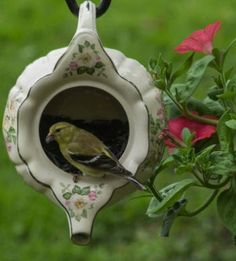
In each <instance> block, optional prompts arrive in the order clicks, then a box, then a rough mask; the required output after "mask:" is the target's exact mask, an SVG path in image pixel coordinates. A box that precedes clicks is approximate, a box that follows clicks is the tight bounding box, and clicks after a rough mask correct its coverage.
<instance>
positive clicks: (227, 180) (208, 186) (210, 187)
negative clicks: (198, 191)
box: [205, 177, 231, 189]
mask: <svg viewBox="0 0 236 261" xmlns="http://www.w3.org/2000/svg"><path fill="white" fill-rule="evenodd" d="M230 180H231V177H228V178H226V179H225V180H224V181H222V182H221V183H219V184H216V185H212V184H209V183H207V184H206V185H205V186H206V187H207V188H209V189H220V188H222V187H224V186H225V185H226V184H227V183H229V181H230Z"/></svg>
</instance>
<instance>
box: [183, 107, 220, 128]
mask: <svg viewBox="0 0 236 261" xmlns="http://www.w3.org/2000/svg"><path fill="white" fill-rule="evenodd" d="M183 114H184V116H186V117H187V118H189V119H191V120H195V121H197V122H200V123H203V124H210V125H217V124H218V120H213V119H209V118H205V117H201V116H199V115H197V114H194V113H192V112H190V111H189V110H188V109H187V108H185V109H184V111H183Z"/></svg>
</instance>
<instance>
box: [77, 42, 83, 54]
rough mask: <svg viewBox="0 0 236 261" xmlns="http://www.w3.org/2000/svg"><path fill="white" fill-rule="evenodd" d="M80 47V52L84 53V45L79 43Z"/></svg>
mask: <svg viewBox="0 0 236 261" xmlns="http://www.w3.org/2000/svg"><path fill="white" fill-rule="evenodd" d="M78 48H79V52H80V53H83V50H84V46H83V45H81V44H79V45H78Z"/></svg>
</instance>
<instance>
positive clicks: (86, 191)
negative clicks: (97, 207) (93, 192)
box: [80, 187, 90, 196]
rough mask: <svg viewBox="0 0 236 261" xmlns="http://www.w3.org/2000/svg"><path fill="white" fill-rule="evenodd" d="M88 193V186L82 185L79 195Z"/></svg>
mask: <svg viewBox="0 0 236 261" xmlns="http://www.w3.org/2000/svg"><path fill="white" fill-rule="evenodd" d="M89 193H90V187H84V188H82V190H81V192H80V195H82V196H85V195H88V194H89Z"/></svg>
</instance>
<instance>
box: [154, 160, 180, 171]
mask: <svg viewBox="0 0 236 261" xmlns="http://www.w3.org/2000/svg"><path fill="white" fill-rule="evenodd" d="M174 163H175V160H174V158H173V157H172V156H170V157H168V158H167V159H165V160H163V161H162V162H161V163H160V165H158V166H157V167H156V168H155V171H154V172H155V173H156V174H158V173H160V172H161V171H162V170H164V169H166V168H169V167H171V166H172V165H173V164H174Z"/></svg>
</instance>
